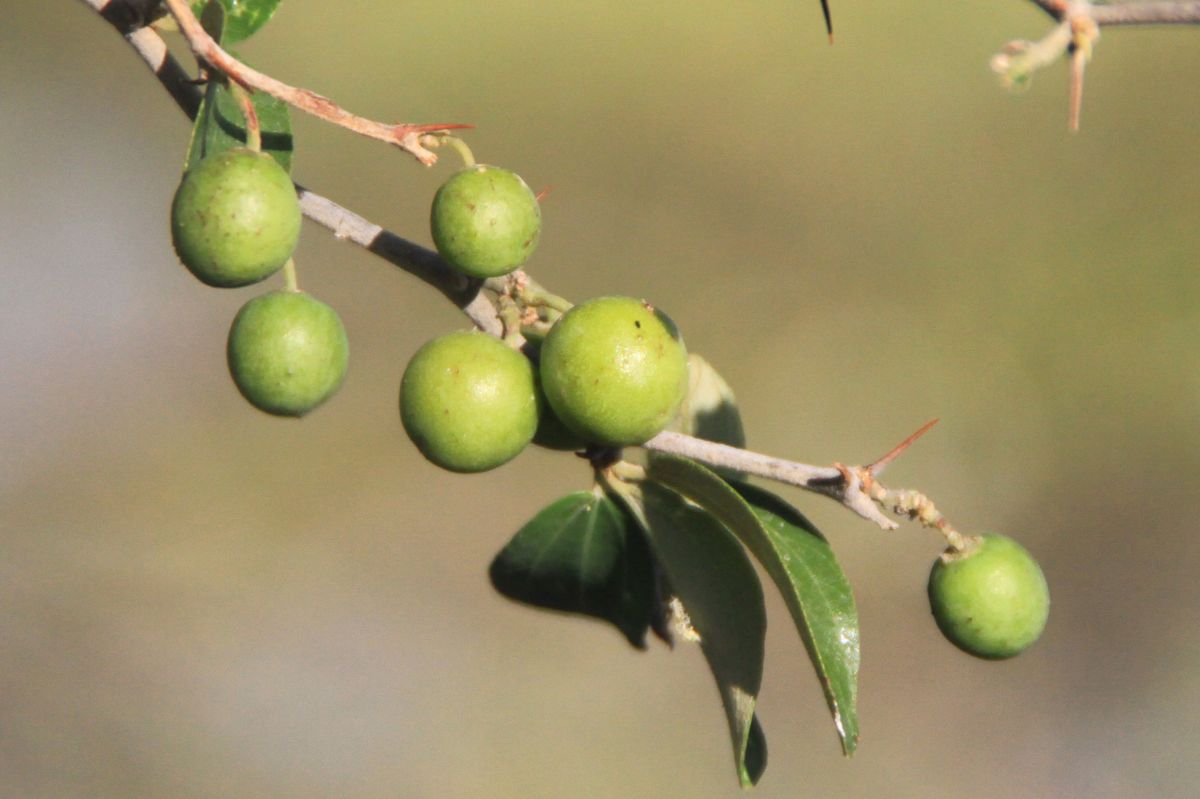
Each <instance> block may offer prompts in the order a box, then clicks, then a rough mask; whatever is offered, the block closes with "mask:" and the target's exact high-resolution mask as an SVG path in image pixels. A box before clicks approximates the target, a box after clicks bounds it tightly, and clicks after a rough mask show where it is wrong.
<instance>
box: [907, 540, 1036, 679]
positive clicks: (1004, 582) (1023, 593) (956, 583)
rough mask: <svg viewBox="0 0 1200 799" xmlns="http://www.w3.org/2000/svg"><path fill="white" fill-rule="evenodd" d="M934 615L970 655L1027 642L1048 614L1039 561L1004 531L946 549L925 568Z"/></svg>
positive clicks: (989, 654) (1005, 651) (998, 653)
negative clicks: (927, 572) (955, 548)
mask: <svg viewBox="0 0 1200 799" xmlns="http://www.w3.org/2000/svg"><path fill="white" fill-rule="evenodd" d="M929 604H930V606H931V608H932V610H933V618H934V619H935V620H936V621H937V625H938V627H939V628H940V629H941V631H942V634H943V635H945V636H946V638H947V639H949V641H950V642H951V643H952V644H954V645H955V646H957V647H958V648H959V649H962V650H963V651H965V652H969V653H971V654H972V655H976V656H978V657H981V658H988V659H993V660H999V659H1002V658H1010V657H1012V656H1014V655H1017V654H1020V653H1021V652H1023V651H1024V650H1025V649H1027V648H1029V646H1031V645H1032V644H1033V642H1034V641H1036V640H1037V639H1038V636H1040V635H1041V634H1042V629H1043V628H1044V627H1045V626H1046V618H1047V617H1048V616H1049V614H1050V591H1049V589H1048V588H1047V586H1046V578H1045V576H1044V575H1043V574H1042V570H1041V568H1040V567H1039V566H1038V564H1037V561H1036V560H1034V559H1033V556H1032V555H1030V554H1029V552H1028V551H1027V550H1026V549H1025V548H1024V547H1022V546H1021V545H1020V544H1018V543H1017V542H1016V541H1013V540H1012V539H1011V538H1007V537H1005V536H1002V535H995V534H986V535H982V536H979V537H977V538H973V539H970V540H969V541H968V544H967V547H966V549H964V550H963V551H961V552H959V551H956V550H953V549H948V550H946V552H945V553H943V555H942V556H941V557H940V558H938V559H937V560H936V561H935V562H934V564H933V570H932V571H931V572H930V574H929Z"/></svg>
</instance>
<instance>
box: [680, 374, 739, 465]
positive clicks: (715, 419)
mask: <svg viewBox="0 0 1200 799" xmlns="http://www.w3.org/2000/svg"><path fill="white" fill-rule="evenodd" d="M667 429H668V430H674V431H676V432H679V433H686V434H687V435H689V436H695V437H696V438H703V439H704V440H705V441H716V442H717V443H719V444H728V445H729V446H731V447H744V446H746V434H745V432H743V429H742V416H741V414H740V413H739V412H738V407H737V399H735V398H734V396H733V389H731V388H730V387H729V384H728V383H726V382H725V379H724V378H722V377H721V375H719V374H718V373H717V370H716V369H714V368H713V367H712V364H710V363H709V362H708V361H706V360H705V359H704V358H702V357H701V356H699V355H697V354H696V353H694V352H693V353H689V354H688V388H687V394H685V395H684V398H683V405H681V406H680V409H679V414H678V415H677V416H676V417H675V419H674V420H673V421H672V422H671V424H670V426H669V427H668V428H667Z"/></svg>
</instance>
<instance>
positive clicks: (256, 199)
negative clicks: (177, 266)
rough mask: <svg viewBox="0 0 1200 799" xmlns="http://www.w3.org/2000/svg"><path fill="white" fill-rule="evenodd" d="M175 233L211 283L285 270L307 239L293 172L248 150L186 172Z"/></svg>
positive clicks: (190, 263)
mask: <svg viewBox="0 0 1200 799" xmlns="http://www.w3.org/2000/svg"><path fill="white" fill-rule="evenodd" d="M171 238H172V242H173V243H174V245H175V252H176V253H177V254H178V255H179V260H181V261H183V265H184V266H186V267H187V268H188V270H189V271H190V272H191V273H192V274H193V275H195V276H196V277H197V278H199V279H200V280H201V281H203V282H204V283H206V284H208V285H210V286H217V287H220V288H234V287H237V286H246V285H249V284H251V283H257V282H258V281H260V280H264V279H266V278H268V277H270V276H271V275H272V274H274V273H275V272H276V271H278V270H279V268H280V267H282V266H283V265H284V264H285V263H286V262H287V260H288V259H289V258H291V257H292V252H293V251H294V250H295V249H296V242H297V240H298V239H299V238H300V203H299V201H298V200H297V199H296V190H295V188H294V187H293V186H292V180H291V178H289V177H288V174H287V172H286V171H284V169H283V167H281V166H280V165H279V164H278V163H276V161H275V159H274V158H272V157H271V156H269V155H266V154H265V153H256V152H254V151H253V150H247V149H245V148H236V149H233V150H225V151H222V152H220V153H217V154H215V155H211V156H209V157H208V158H205V159H204V160H203V161H201V162H200V163H199V164H197V165H196V166H195V167H193V168H192V169H191V170H189V171H188V173H187V174H185V175H184V176H183V180H182V181H181V182H180V184H179V188H178V190H176V192H175V200H174V202H173V203H172V204H171Z"/></svg>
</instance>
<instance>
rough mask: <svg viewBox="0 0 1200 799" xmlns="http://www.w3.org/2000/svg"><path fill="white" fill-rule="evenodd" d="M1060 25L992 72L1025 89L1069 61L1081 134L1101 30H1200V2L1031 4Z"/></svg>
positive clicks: (1037, 0)
mask: <svg viewBox="0 0 1200 799" xmlns="http://www.w3.org/2000/svg"><path fill="white" fill-rule="evenodd" d="M1030 2H1032V3H1033V4H1034V5H1036V6H1037V7H1038V8H1040V9H1042V11H1045V12H1046V13H1047V14H1049V15H1050V16H1051V17H1053V18H1054V19H1055V20H1057V21H1058V25H1057V26H1056V27H1055V28H1054V29H1053V30H1052V31H1050V33H1049V34H1047V35H1046V36H1045V37H1043V38H1042V39H1040V40H1039V41H1036V42H1030V41H1025V40H1022V39H1018V40H1016V41H1012V42H1009V43H1008V44H1007V45H1005V46H1004V49H1003V50H1001V51H1000V53H998V54H997V55H995V56H994V57H993V58H992V61H991V67H992V70H993V71H994V72H996V73H997V74H999V75H1000V77H1001V80H1003V81H1004V83H1005V85H1006V86H1009V87H1014V86H1024V85H1026V84H1028V83H1029V81H1030V79H1031V78H1032V77H1033V73H1034V72H1036V71H1037V70H1039V69H1041V68H1042V67H1045V66H1047V65H1048V64H1051V63H1053V62H1055V61H1057V60H1058V59H1059V58H1061V57H1062V56H1064V55H1066V56H1069V58H1070V62H1071V65H1070V66H1071V87H1070V102H1069V108H1070V111H1069V123H1070V128H1071V130H1072V131H1077V130H1079V116H1080V110H1081V108H1082V105H1083V76H1084V68H1085V67H1086V66H1087V62H1088V61H1089V60H1090V59H1091V57H1092V48H1093V47H1094V46H1095V44H1096V41H1097V40H1098V39H1099V38H1100V29H1101V28H1104V27H1109V26H1115V25H1125V26H1129V25H1195V24H1200V2H1168V1H1167V0H1161V1H1159V2H1121V3H1107V4H1104V5H1097V4H1095V3H1092V2H1091V1H1090V0H1030Z"/></svg>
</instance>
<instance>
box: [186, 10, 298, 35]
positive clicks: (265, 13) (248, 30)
mask: <svg viewBox="0 0 1200 799" xmlns="http://www.w3.org/2000/svg"><path fill="white" fill-rule="evenodd" d="M219 1H220V4H221V5H222V6H223V7H224V9H225V18H226V27H225V41H226V42H240V41H241V40H243V39H248V38H250V36H251V35H253V34H254V32H255V31H257V30H258V29H259V28H261V27H262V26H263V25H266V24H267V22H268V21H269V20H270V19H271V17H272V16H273V15H274V14H275V11H276V9H278V8H279V4H280V3H281V2H283V0H219ZM211 2H212V3H216V2H218V0H211ZM204 6H205V0H194V2H193V3H192V11H193V12H195V13H196V14H200V13H201V10H202V9H203V8H204ZM210 34H211V31H210ZM214 38H215V37H214Z"/></svg>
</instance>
